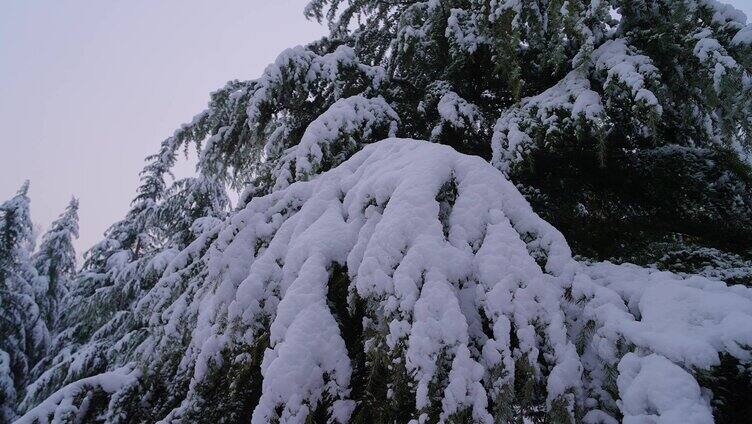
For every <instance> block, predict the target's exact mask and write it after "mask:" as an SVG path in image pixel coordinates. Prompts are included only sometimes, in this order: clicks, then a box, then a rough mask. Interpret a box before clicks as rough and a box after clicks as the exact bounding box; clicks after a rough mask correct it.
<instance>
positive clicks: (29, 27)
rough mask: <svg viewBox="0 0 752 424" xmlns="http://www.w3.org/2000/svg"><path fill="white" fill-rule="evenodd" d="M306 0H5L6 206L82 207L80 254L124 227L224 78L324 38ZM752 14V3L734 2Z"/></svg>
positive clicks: (2, 194)
mask: <svg viewBox="0 0 752 424" xmlns="http://www.w3.org/2000/svg"><path fill="white" fill-rule="evenodd" d="M306 3H307V1H306V0H215V1H210V0H126V1H114V0H97V1H94V0H44V1H43V0H0V6H2V13H0V131H2V136H0V200H2V199H6V198H8V197H10V196H11V195H12V194H13V193H14V192H15V191H16V190H17V188H18V187H19V186H20V185H21V183H22V182H23V180H25V179H30V180H31V190H30V196H31V208H32V216H33V219H34V222H35V224H38V225H39V226H40V227H42V228H44V227H46V226H47V225H48V224H49V222H50V221H52V220H53V219H54V218H55V217H56V216H57V215H58V214H59V213H60V212H61V211H62V210H63V209H64V208H65V206H66V204H67V203H68V200H69V199H70V196H71V195H76V196H77V197H79V199H80V201H81V206H80V217H81V237H80V239H79V241H78V242H77V248H78V249H79V253H81V252H82V250H84V249H86V248H88V247H90V246H91V245H92V244H93V243H95V242H97V241H99V240H100V239H101V236H102V233H103V232H104V230H105V229H107V227H108V226H109V225H110V224H112V223H113V222H115V221H116V220H118V219H120V218H122V217H123V216H124V214H125V212H126V211H127V210H128V206H129V203H130V200H131V199H132V198H133V196H134V194H135V190H136V187H137V186H138V172H139V171H140V170H141V168H142V167H143V163H144V162H143V159H144V157H145V156H147V155H149V154H151V153H154V152H155V151H156V150H157V148H158V147H159V143H160V142H161V141H162V140H163V139H164V138H165V137H167V136H169V135H171V134H172V132H173V131H174V130H175V129H176V128H177V127H178V126H179V125H180V124H181V123H183V122H187V121H190V120H191V118H192V117H193V115H195V114H196V113H198V112H200V111H202V110H203V108H204V106H205V105H206V103H207V100H208V95H209V93H210V92H211V91H214V90H216V89H218V88H220V87H221V86H222V85H224V83H225V82H226V81H227V80H231V79H253V78H256V77H258V76H259V75H260V74H261V72H262V71H263V69H264V67H266V65H267V64H268V63H270V62H271V61H273V60H274V58H275V57H276V56H277V54H278V53H279V52H281V51H282V50H284V49H285V48H287V47H292V46H295V45H297V44H305V43H307V42H309V41H313V40H315V39H317V38H319V37H320V36H321V35H323V34H324V32H325V30H324V28H323V27H321V26H320V25H319V24H317V23H315V22H308V21H306V20H305V18H303V13H302V11H303V6H304V5H305V4H306ZM730 3H731V4H734V5H735V6H736V7H737V8H740V9H742V10H744V11H745V13H747V16H750V15H752V0H732V1H730Z"/></svg>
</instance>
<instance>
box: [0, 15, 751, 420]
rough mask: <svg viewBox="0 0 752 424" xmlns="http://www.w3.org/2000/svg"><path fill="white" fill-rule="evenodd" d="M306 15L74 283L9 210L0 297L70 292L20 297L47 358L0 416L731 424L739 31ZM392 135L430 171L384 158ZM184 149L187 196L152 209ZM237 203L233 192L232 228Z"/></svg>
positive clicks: (166, 197)
mask: <svg viewBox="0 0 752 424" xmlns="http://www.w3.org/2000/svg"><path fill="white" fill-rule="evenodd" d="M305 14H306V16H308V17H309V18H311V19H316V20H318V21H320V22H322V23H323V22H325V23H326V24H327V25H328V28H329V30H330V34H329V35H328V36H327V37H325V38H323V39H321V40H318V41H316V42H313V43H311V44H309V45H307V46H303V47H301V46H299V47H295V48H291V49H288V50H286V51H284V52H282V53H281V54H280V55H279V57H278V58H277V60H276V61H275V62H274V63H272V64H271V65H269V67H267V69H266V70H265V71H264V72H263V74H262V75H261V77H259V78H258V79H256V80H251V81H231V82H229V83H227V85H226V86H225V87H223V88H222V89H220V90H218V91H216V92H215V93H212V95H211V98H210V101H209V105H208V107H207V109H206V110H205V111H203V112H202V113H200V114H199V115H197V116H196V117H195V118H194V119H193V120H192V121H191V122H190V123H188V124H186V125H183V126H182V127H181V128H179V129H178V130H177V131H176V132H175V134H174V135H173V136H172V137H169V138H168V139H166V140H165V141H164V142H163V143H162V144H161V146H160V149H159V151H158V152H157V154H155V155H153V156H149V157H148V158H147V164H146V166H145V168H144V170H143V171H142V174H141V185H140V187H139V189H138V192H137V195H136V198H135V199H134V201H133V203H132V205H131V208H130V210H129V211H128V212H127V214H126V216H125V218H124V219H123V220H121V221H119V222H117V223H115V224H114V225H113V226H111V227H110V228H109V229H108V230H107V232H106V233H105V238H104V240H103V241H102V242H100V243H99V244H97V245H96V246H94V247H93V248H92V249H91V250H89V251H88V252H87V253H86V255H85V260H84V263H83V266H82V269H81V270H80V271H79V272H77V273H76V274H75V275H73V276H71V277H68V276H69V275H70V274H71V270H72V268H73V267H74V262H72V261H71V259H72V258H73V256H70V252H71V251H70V250H68V247H67V246H69V242H70V238H71V237H72V236H74V235H75V231H74V228H75V225H74V222H75V219H74V216H75V207H73V204H72V205H71V206H70V207H69V209H68V211H66V213H65V214H64V215H63V216H61V218H60V220H58V221H56V223H55V224H54V225H53V229H52V230H51V231H50V233H48V235H46V236H45V237H44V238H43V241H42V245H41V248H40V251H39V252H38V253H37V254H36V255H35V256H34V258H35V259H34V261H33V265H34V266H35V267H36V270H35V269H34V266H32V262H31V260H30V259H29V251H30V245H31V230H30V229H31V226H30V223H29V222H28V198H27V197H26V189H25V188H24V189H22V190H21V192H19V195H18V196H16V197H15V198H14V199H12V200H11V201H8V202H6V203H4V204H3V206H2V208H0V213H2V214H3V215H2V217H3V219H4V221H2V222H1V223H0V231H2V236H3V237H4V238H3V240H4V243H5V244H4V245H3V246H5V247H2V249H4V250H0V261H2V262H0V263H1V264H2V265H3V268H2V273H3V274H0V276H2V278H3V280H2V283H3V285H2V286H0V289H2V290H4V291H3V293H10V292H11V291H10V289H8V287H11V285H13V287H14V289H13V290H14V291H13V293H26V292H24V291H23V290H26V289H23V288H24V287H26V286H25V285H24V284H26V285H29V286H31V285H33V284H35V283H34V281H41V280H39V278H42V277H44V278H45V279H46V281H51V279H52V276H53V275H54V276H55V279H57V278H59V277H58V276H59V275H63V274H65V276H66V277H65V279H66V281H67V279H68V278H70V283H65V284H64V285H62V286H61V287H65V286H66V285H68V284H69V285H70V291H69V292H68V293H67V295H66V296H65V299H64V300H63V304H64V307H62V308H60V307H59V306H55V305H57V304H58V303H57V302H59V296H60V294H59V292H58V291H57V289H55V290H53V292H54V293H51V296H50V297H48V298H45V300H44V302H42V303H39V305H40V306H41V309H39V307H37V306H36V305H37V303H35V302H36V300H34V299H36V298H35V297H34V296H35V295H34V294H33V293H34V292H33V291H28V293H30V294H29V295H28V296H30V297H29V299H30V300H29V302H30V303H29V305H28V307H25V309H24V310H25V311H31V309H33V308H32V306H33V307H36V308H37V310H36V312H34V313H32V312H24V314H26V315H24V314H21V313H20V312H19V314H18V315H17V316H14V317H13V319H14V320H16V321H13V322H14V323H15V322H23V323H24V324H23V326H20V327H19V326H18V325H15V326H14V327H13V328H17V329H21V328H22V327H23V328H27V327H28V325H29V323H31V322H32V321H33V322H34V325H38V326H39V331H40V332H41V333H39V334H43V331H42V330H41V329H42V328H43V327H44V322H45V320H46V322H47V323H48V325H49V326H50V328H54V329H55V336H54V338H53V340H52V342H51V345H50V348H49V349H48V353H47V354H46V356H45V357H44V358H31V359H28V358H27V357H26V356H24V352H30V349H29V348H28V346H27V345H28V341H27V339H28V337H29V336H28V335H27V333H28V334H35V335H36V334H37V333H35V332H34V331H36V330H34V331H32V330H28V329H26V330H23V331H25V333H23V334H20V335H18V336H17V337H16V338H14V339H9V340H16V341H13V343H15V344H14V345H13V346H10V345H9V346H5V345H2V346H0V349H1V350H3V351H5V352H7V353H4V352H2V351H0V388H3V389H4V392H3V394H0V401H2V402H4V403H2V405H0V413H5V414H6V417H7V416H11V415H12V411H13V410H14V409H18V410H19V411H20V412H22V413H23V412H25V413H26V415H24V417H23V418H21V419H20V421H19V422H21V423H24V422H28V423H34V422H46V421H47V420H48V419H52V418H59V419H60V420H61V421H63V422H65V421H66V420H68V421H71V420H73V418H74V417H86V418H85V419H86V420H89V421H97V422H164V423H167V422H170V423H172V422H184V423H187V422H247V421H249V420H252V422H254V423H265V422H285V423H287V422H290V423H292V422H298V423H303V422H364V423H365V422H383V423H391V422H411V420H412V422H421V423H422V422H483V423H490V422H519V423H521V422H523V420H528V421H532V422H537V423H542V422H547V423H548V422H551V423H574V422H576V423H580V422H582V423H588V424H594V423H602V424H611V423H614V422H619V421H621V420H623V421H624V422H646V421H648V420H665V422H671V423H674V422H682V423H683V422H698V423H705V422H712V421H713V420H716V421H717V422H729V423H731V422H738V421H739V420H741V419H743V418H742V417H744V414H745V411H747V410H748V409H744V408H745V407H747V406H744V403H745V402H746V400H747V399H748V396H745V395H744V394H745V393H749V392H750V391H751V390H752V387H751V385H752V384H751V383H750V380H749V374H750V373H749V366H750V358H751V357H752V351H750V346H752V333H750V329H752V288H750V287H749V285H750V281H752V265H750V264H751V263H752V168H751V167H750V165H752V142H751V141H750V140H751V138H750V137H751V134H750V130H751V129H752V70H751V68H750V67H751V66H752V30H750V26H748V25H746V18H745V17H744V15H743V14H741V12H738V11H736V10H735V9H733V8H732V7H730V6H727V5H724V4H721V3H718V2H716V1H714V0H649V1H632V0H566V1H565V0H544V1H540V0H535V1H533V0H506V1H497V0H427V1H419V0H404V1H403V0H399V1H396V0H395V1H392V0H387V1H384V0H313V1H311V2H310V3H309V4H308V6H307V7H306V9H305ZM394 136H400V137H406V138H412V139H420V140H427V141H429V142H430V143H431V144H429V143H425V142H416V141H414V140H409V139H390V140H386V141H381V140H383V139H385V138H390V137H394ZM438 145H445V146H438ZM446 146H448V147H446ZM190 148H195V149H196V150H197V152H198V158H199V160H198V165H197V168H196V175H195V176H193V177H190V178H186V179H181V180H177V181H172V182H169V181H168V180H167V177H168V176H169V175H170V170H171V168H172V167H173V166H174V164H175V161H176V159H177V155H178V154H179V153H180V151H181V150H185V149H190ZM457 152H460V153H462V154H458V153H457ZM466 155H469V156H466ZM471 156H473V157H471ZM489 162H490V164H489ZM510 181H511V182H512V183H514V184H515V185H512V183H510ZM228 188H229V189H233V190H237V191H239V192H241V193H242V194H241V195H240V199H239V202H238V205H236V207H235V208H234V209H233V210H231V208H230V201H229V198H228V196H227V194H226V189H228ZM518 190H519V191H518ZM520 193H522V194H523V195H524V198H523V197H522V195H521V194H520ZM528 202H529V204H528ZM71 208H73V209H71ZM549 223H550V224H551V225H549ZM554 228H557V229H558V231H557V230H556V229H554ZM559 231H561V233H559ZM562 234H563V235H562ZM565 238H566V240H567V241H565ZM58 240H59V241H58ZM65 240H67V241H65ZM65 243H68V244H67V245H66V244H65ZM63 245H65V246H63ZM570 246H571V249H572V250H573V251H574V254H575V256H574V257H573V256H572V252H571V251H570ZM50 252H58V253H50ZM63 252H64V253H63ZM603 260H611V261H613V262H617V263H622V262H632V263H637V264H640V265H650V266H649V267H641V266H637V265H631V264H623V265H614V264H612V263H610V262H599V261H603ZM656 268H660V269H663V270H667V271H671V272H662V271H658V270H657V269H656ZM37 270H38V271H39V275H40V276H41V277H36V272H37ZM698 274H699V275H698ZM717 280H722V281H724V282H725V283H728V284H729V285H726V284H724V283H722V282H719V281H717ZM24 282H25V283H24ZM46 287H51V285H48V286H46ZM22 289H23V290H22ZM29 290H31V289H29ZM48 292H49V289H48ZM58 309H59V310H60V311H61V313H60V314H59V316H56V315H58V314H56V313H55V312H54V311H55V310H58ZM3 313H4V312H3ZM34 314H36V315H34ZM3 316H4V315H3ZM32 318H33V320H32ZM24 326H26V327H24ZM44 328H46V327H44ZM44 331H46V330H44ZM43 339H44V337H42V338H41V339H40V340H43ZM33 340H34V343H37V341H36V339H33ZM39 343H41V341H40V342H39ZM24 349H25V350H24ZM19 358H20V359H19ZM40 359H41V361H39V360H40ZM14 361H15V362H14ZM23 361H26V362H25V363H28V364H27V365H24V366H23V367H20V368H19V366H17V365H15V364H16V363H21V362H23ZM37 361H39V364H38V365H37V366H36V367H34V368H33V369H31V367H32V366H33V364H34V363H36V362H37ZM8 363H10V364H11V365H10V366H7V365H6V364H8ZM18 369H23V370H24V371H23V373H21V374H18V373H17V372H16V371H14V370H18ZM8 370H11V371H8ZM16 374H18V375H16ZM27 375H28V376H27ZM8 381H13V382H14V383H13V385H11V384H9V383H8ZM672 385H673V386H672ZM677 388H680V390H679V389H677ZM651 393H652V394H653V395H652V396H651V395H650V394H651ZM655 393H660V394H661V396H657V397H656V396H655ZM17 398H22V399H23V400H22V401H21V402H20V403H18V404H15V403H14V402H15V401H14V400H13V399H17ZM711 398H712V399H711ZM747 408H748V407H747ZM6 411H11V412H6ZM7 414H11V415H7Z"/></svg>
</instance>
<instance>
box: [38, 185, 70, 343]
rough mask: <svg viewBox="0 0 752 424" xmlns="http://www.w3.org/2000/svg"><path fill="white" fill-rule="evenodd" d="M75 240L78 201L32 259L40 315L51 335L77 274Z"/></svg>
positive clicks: (52, 225)
mask: <svg viewBox="0 0 752 424" xmlns="http://www.w3.org/2000/svg"><path fill="white" fill-rule="evenodd" d="M75 238H78V199H76V198H73V199H71V201H70V203H68V206H67V207H66V208H65V212H63V213H62V214H61V215H60V216H59V217H58V218H57V219H56V220H55V221H53V222H52V224H50V228H49V229H48V230H47V232H46V233H44V235H43V236H42V241H41V243H40V244H39V248H38V249H37V251H36V252H34V255H33V256H32V262H33V264H34V268H36V270H37V273H38V275H39V278H38V279H37V281H38V284H37V285H38V286H40V288H41V293H39V296H38V297H39V302H38V303H39V307H40V313H41V314H42V317H43V318H44V321H45V323H46V325H47V328H48V329H50V330H51V331H53V330H54V329H55V328H56V327H57V320H58V317H59V315H60V312H61V311H60V306H61V304H62V301H63V298H64V297H65V296H66V295H67V294H68V290H69V285H70V280H71V277H72V276H73V275H74V273H75V272H76V251H75V249H74V248H73V239H75Z"/></svg>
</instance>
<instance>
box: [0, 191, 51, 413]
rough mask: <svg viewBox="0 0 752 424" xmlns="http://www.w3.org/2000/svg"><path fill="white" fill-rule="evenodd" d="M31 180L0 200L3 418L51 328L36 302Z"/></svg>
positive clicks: (12, 408)
mask: <svg viewBox="0 0 752 424" xmlns="http://www.w3.org/2000/svg"><path fill="white" fill-rule="evenodd" d="M28 190H29V182H28V181H27V182H25V183H24V184H23V185H22V186H21V188H20V189H19V190H18V193H16V195H15V196H13V197H12V198H11V199H9V200H6V201H5V202H3V203H2V204H0V391H1V392H0V418H4V419H6V420H9V419H10V418H12V417H13V416H14V413H15V412H14V411H15V409H16V401H17V399H16V396H17V394H19V393H22V392H23V390H24V387H25V386H26V384H27V383H28V377H29V370H30V369H31V367H33V366H34V365H35V364H36V362H37V361H38V360H39V359H40V358H41V357H42V356H43V355H44V352H45V349H46V346H47V343H48V342H49V332H48V331H47V327H46V325H45V322H44V319H43V317H42V315H41V311H40V308H39V305H38V304H37V291H36V290H35V280H36V278H37V275H36V271H35V269H34V267H33V266H32V262H31V256H30V251H31V250H32V249H33V247H34V238H33V228H32V223H31V216H30V213H29V197H28Z"/></svg>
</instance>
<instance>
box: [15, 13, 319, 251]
mask: <svg viewBox="0 0 752 424" xmlns="http://www.w3.org/2000/svg"><path fill="white" fill-rule="evenodd" d="M0 4H1V5H2V9H3V10H2V13H0V131H2V132H1V133H0V134H2V135H0V200H2V199H6V198H8V197H10V196H11V195H13V193H15V192H16V191H17V189H18V187H19V186H20V185H21V183H22V182H23V181H24V180H25V179H29V180H31V189H30V197H31V209H32V219H33V221H34V223H35V225H38V226H39V227H40V228H45V227H46V226H47V225H49V223H50V222H51V221H52V220H53V219H55V218H56V217H57V216H58V215H59V214H60V213H61V212H62V211H63V209H64V208H65V206H66V205H67V203H68V201H69V200H70V197H71V196H72V195H75V196H77V197H78V198H79V199H80V222H81V224H80V227H81V229H80V238H79V240H78V242H77V243H76V247H77V250H78V251H79V253H81V251H82V250H84V249H86V248H88V247H90V246H91V245H92V244H94V243H96V242H98V241H99V240H101V236H102V233H103V232H104V231H105V230H106V229H107V228H108V227H109V226H110V225H111V224H112V223H113V222H115V221H116V220H118V219H121V218H122V217H123V216H124V215H125V213H126V212H127V210H128V206H129V203H130V201H131V199H132V198H133V196H134V194H135V190H136V187H137V186H138V182H139V181H138V172H139V171H140V170H141V168H142V167H143V165H144V157H145V156H147V155H149V154H151V153H154V152H156V151H157V149H158V148H159V143H160V142H161V141H162V140H163V139H164V138H166V137H168V136H169V135H171V134H172V133H173V131H174V130H175V129H176V128H178V126H179V125H180V124H181V123H183V122H189V121H190V120H191V118H192V117H193V116H194V115H195V114H197V113H199V112H201V111H202V110H203V109H204V107H205V106H206V104H207V101H208V98H209V93H210V92H212V91H214V90H216V89H218V88H220V87H222V86H223V85H224V84H225V82H227V81H228V80H231V79H252V78H256V77H258V76H260V74H261V73H262V72H263V70H264V68H265V67H266V65H267V64H269V63H270V62H272V61H274V59H275V58H276V56H277V54H279V53H280V52H281V51H282V50H284V49H285V48H288V47H292V46H295V45H298V44H305V43H307V42H309V41H313V40H315V39H317V38H319V37H321V36H322V35H323V34H324V32H325V30H324V28H323V27H322V26H321V25H319V24H318V23H316V22H309V21H307V20H306V19H305V18H304V17H303V7H304V6H305V4H306V0H274V1H269V0H263V1H262V0H221V1H209V0H203V1H201V0H127V1H109V0H101V1H91V0H46V1H42V0H0ZM184 168H189V169H190V167H188V166H184ZM186 173H187V172H186Z"/></svg>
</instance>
